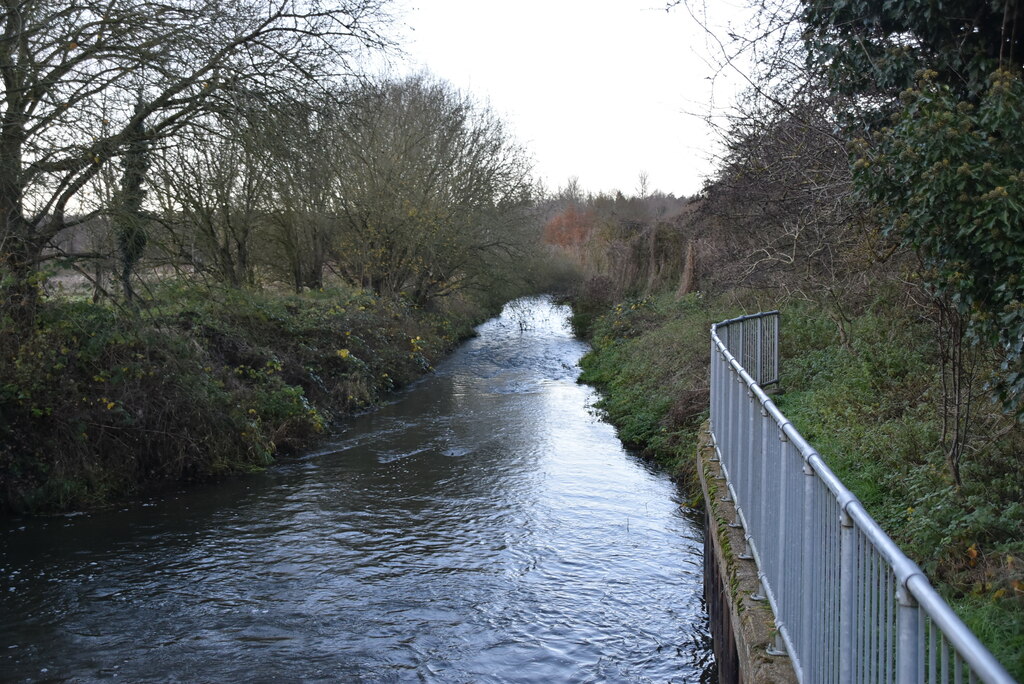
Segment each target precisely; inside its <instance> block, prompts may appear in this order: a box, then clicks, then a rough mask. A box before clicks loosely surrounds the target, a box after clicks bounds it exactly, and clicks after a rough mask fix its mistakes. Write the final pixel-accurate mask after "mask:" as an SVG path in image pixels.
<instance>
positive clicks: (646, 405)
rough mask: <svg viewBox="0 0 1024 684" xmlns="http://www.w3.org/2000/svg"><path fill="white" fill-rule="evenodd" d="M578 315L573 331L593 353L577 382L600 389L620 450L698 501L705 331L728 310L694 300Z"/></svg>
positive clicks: (644, 302) (646, 302) (662, 299)
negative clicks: (660, 470)
mask: <svg viewBox="0 0 1024 684" xmlns="http://www.w3.org/2000/svg"><path fill="white" fill-rule="evenodd" d="M577 308H578V312H577V314H576V315H575V317H574V320H573V325H574V327H575V328H576V331H577V334H579V335H580V336H581V337H584V338H585V339H587V340H588V341H589V342H590V344H591V346H592V351H591V352H590V353H589V354H587V355H586V356H584V357H583V359H582V361H581V362H580V365H581V366H582V367H583V373H582V375H581V376H580V382H585V383H587V384H590V385H594V386H595V387H597V388H598V389H600V390H601V395H602V396H601V400H600V401H599V402H598V403H597V405H596V406H597V408H599V409H601V410H602V411H604V413H605V414H606V415H607V418H608V420H609V421H610V422H611V423H612V424H613V425H615V427H616V429H617V430H618V432H619V438H620V439H621V440H622V441H623V443H625V444H626V445H627V446H629V447H630V448H632V449H635V450H637V451H639V452H640V453H641V454H642V455H643V456H644V457H645V458H649V459H651V460H653V461H655V462H657V463H659V464H660V465H662V466H663V467H665V468H666V469H667V470H668V472H669V473H670V474H672V476H673V477H675V478H676V479H677V480H679V481H680V482H681V483H682V485H683V487H684V489H685V490H686V491H687V492H688V493H689V495H691V496H693V495H696V494H698V493H699V491H700V486H699V482H698V479H697V471H696V467H695V464H694V459H693V450H694V445H695V444H696V438H697V432H698V430H699V429H700V424H701V422H702V421H703V420H704V419H705V418H706V417H707V408H708V400H709V391H708V373H707V368H708V359H707V358H706V357H707V348H708V344H709V342H708V330H709V329H710V327H711V324H712V323H713V322H714V321H715V320H718V319H719V317H721V318H725V317H727V311H728V307H726V306H722V305H720V304H719V303H717V302H709V301H707V300H705V298H704V297H703V296H701V295H700V294H699V293H694V294H691V295H687V296H685V297H682V298H679V299H677V298H676V297H674V296H672V295H670V294H663V295H658V296H654V297H645V298H642V299H636V300H631V301H625V302H621V303H618V304H615V305H614V306H612V307H610V308H609V309H607V310H605V311H603V312H602V311H595V310H593V309H592V308H588V307H585V306H583V307H577Z"/></svg>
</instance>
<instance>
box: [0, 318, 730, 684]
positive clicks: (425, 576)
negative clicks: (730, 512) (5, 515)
mask: <svg viewBox="0 0 1024 684" xmlns="http://www.w3.org/2000/svg"><path fill="white" fill-rule="evenodd" d="M567 318H568V309H567V308H566V307H563V306H557V305H554V304H552V303H551V302H550V301H549V300H547V299H544V298H539V299H531V300H519V301H518V302H515V303H513V304H512V305H510V306H507V307H506V308H505V311H504V312H503V314H502V315H501V316H500V317H498V318H495V319H493V320H491V321H489V322H487V323H485V324H483V325H482V326H480V328H479V329H478V332H479V336H478V337H476V338H474V339H472V340H470V341H469V342H467V343H466V344H464V345H463V346H462V347H460V348H459V349H458V350H457V351H456V352H455V353H454V354H453V355H452V356H451V357H449V358H448V359H447V360H445V361H444V362H443V363H442V364H440V365H439V367H438V369H437V371H436V373H435V374H432V375H430V376H428V377H427V378H425V379H423V380H422V381H420V382H419V383H417V384H415V385H414V386H412V387H410V388H408V389H407V390H405V391H404V392H402V393H401V394H400V395H398V396H397V397H396V400H395V401H394V402H393V403H390V404H388V405H386V406H384V407H382V408H380V409H379V410H377V411H375V412H373V413H369V414H366V415H363V416H358V417H355V418H353V419H351V420H348V421H346V424H345V426H344V429H343V430H342V431H340V432H339V433H338V434H336V435H334V436H333V437H332V438H331V439H330V440H329V441H328V443H327V444H325V445H322V447H321V448H320V449H318V450H316V451H314V452H311V453H308V454H305V455H303V456H301V457H297V458H289V459H287V460H285V461H283V462H282V463H280V464H279V465H277V466H275V467H273V468H270V469H268V470H267V471H266V472H263V473H259V474H254V475H248V476H243V477H238V478H235V479H232V480H230V481H228V482H221V483H217V484H213V485H204V486H200V487H193V488H190V489H189V490H188V491H183V492H176V493H173V494H168V495H165V496H161V497H158V498H153V499H151V500H146V501H139V502H137V503H133V504H131V505H128V506H126V507H124V508H122V509H119V510H111V511H103V512H94V513H89V514H79V515H76V514H72V515H66V516H58V517H47V518H26V519H15V520H12V521H7V522H0V533H2V546H0V680H4V681H95V680H105V679H120V680H123V681H187V682H192V681H203V682H226V681H247V682H248V681H253V682H264V681H265V682H270V681H329V682H407V681H408V682H669V681H672V682H704V681H713V679H714V675H713V663H712V656H711V654H710V638H709V636H708V629H707V617H706V614H705V611H704V607H703V603H702V599H701V594H702V558H701V553H702V535H703V531H702V530H701V527H700V523H699V518H698V517H697V516H696V515H694V514H693V513H692V512H690V511H688V510H687V509H686V507H685V506H684V504H683V501H682V497H681V495H680V493H679V492H678V491H677V489H676V487H675V485H674V484H673V483H672V482H671V481H670V480H669V479H668V478H667V477H666V476H665V475H664V474H663V473H661V472H659V471H657V470H656V469H653V468H651V467H650V466H648V465H647V464H646V463H645V462H643V461H641V460H640V459H638V458H637V457H635V456H634V455H632V454H630V453H629V452H628V451H626V450H625V449H623V447H622V445H621V444H620V442H619V441H618V439H617V437H616V435H615V431H614V429H613V428H612V427H611V426H609V425H608V424H607V423H605V422H603V421H602V420H601V419H600V418H599V417H598V416H596V415H595V412H594V411H593V410H592V409H591V408H590V406H591V404H592V402H593V401H594V400H595V399H596V395H595V393H594V391H593V390H592V389H591V388H589V387H587V386H584V385H579V384H577V383H576V378H577V376H578V374H579V369H578V366H577V362H578V360H579V358H580V357H581V356H582V354H583V353H584V352H585V351H586V347H585V345H584V344H583V343H582V342H580V341H578V340H576V339H575V338H573V336H572V334H571V331H570V329H569V326H568V322H567Z"/></svg>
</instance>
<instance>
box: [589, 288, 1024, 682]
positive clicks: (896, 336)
mask: <svg viewBox="0 0 1024 684" xmlns="http://www.w3.org/2000/svg"><path fill="white" fill-rule="evenodd" d="M751 310H753V309H751ZM744 312H745V311H743V310H741V309H739V308H737V307H736V305H735V304H734V303H731V302H730V300H728V299H726V298H724V297H723V298H721V299H718V300H711V299H710V298H709V299H707V300H706V299H704V298H701V297H699V296H698V295H688V296H686V297H683V298H681V299H678V300H677V299H675V298H674V297H673V296H671V295H660V296H655V297H649V298H645V299H639V300H633V301H629V302H624V303H619V304H616V305H614V306H613V307H611V308H607V309H605V310H604V312H603V313H594V312H591V313H590V315H589V316H587V317H586V319H585V320H589V325H588V327H587V328H586V330H584V332H585V333H586V335H587V337H588V339H589V340H590V341H591V343H592V345H593V351H592V352H591V353H590V354H589V355H588V356H586V357H585V358H584V359H583V361H582V362H581V365H582V366H583V368H584V373H583V376H582V377H581V380H582V381H583V382H588V383H590V384H594V385H595V386H597V387H598V388H599V389H600V390H601V392H602V394H603V398H602V400H601V401H600V403H599V404H598V408H600V409H602V410H604V411H605V413H606V414H607V417H608V419H609V420H610V421H611V422H612V423H613V424H615V425H616V427H617V428H618V430H619V432H620V435H621V436H622V438H623V440H624V441H626V442H627V443H630V444H631V445H632V446H634V447H636V448H639V449H640V450H641V451H642V452H643V453H645V454H647V455H649V456H650V457H652V458H654V459H655V460H657V461H659V462H661V463H663V464H664V465H666V466H667V467H669V468H670V469H671V471H672V472H673V473H675V474H676V476H677V477H679V478H681V479H682V480H683V481H684V482H685V483H686V484H685V486H686V487H687V491H699V490H696V489H695V488H694V487H693V483H694V482H695V479H694V476H695V473H694V461H693V453H694V450H695V449H696V444H697V440H696V432H697V429H698V426H699V424H700V422H701V420H702V419H703V418H704V417H705V416H706V411H707V388H708V380H707V377H708V376H707V363H708V353H709V352H708V349H709V346H708V345H709V339H710V338H709V328H710V325H711V323H712V322H714V321H718V320H723V319H725V318H729V317H731V316H734V315H737V314H739V313H744ZM746 312H749V311H746ZM912 312H913V310H912V309H911V308H910V307H906V306H903V305H901V303H900V302H899V301H895V300H892V299H886V298H882V297H880V298H879V299H878V300H876V301H875V302H874V303H872V304H871V305H870V306H866V307H864V309H863V310H862V311H861V312H860V313H858V314H857V315H852V316H850V317H849V319H848V320H846V321H844V330H843V331H842V332H843V333H844V335H843V336H841V335H840V331H839V329H838V328H837V326H836V325H835V323H834V322H833V321H832V320H831V319H830V317H829V315H828V313H829V312H827V311H824V310H821V309H820V308H817V307H814V306H811V305H808V304H806V303H792V304H789V305H787V306H786V307H784V309H783V311H782V315H783V319H782V346H783V349H782V354H783V359H782V383H781V389H782V391H781V393H780V394H779V395H778V396H777V398H776V400H777V403H778V404H779V406H780V408H781V409H782V410H783V411H784V412H785V413H786V415H787V416H788V417H789V418H790V419H791V420H792V421H793V423H794V424H795V425H796V426H797V428H798V429H799V430H800V431H801V432H802V433H803V434H804V435H805V436H806V437H807V438H808V439H809V440H810V441H811V443H812V444H814V445H815V447H816V448H818V449H819V451H820V452H821V453H822V455H823V456H824V457H825V459H826V460H827V461H828V463H829V466H830V467H831V468H832V469H833V470H835V472H836V473H837V474H838V475H839V476H840V478H841V479H842V480H843V481H844V482H845V483H846V484H847V486H848V487H850V488H851V489H852V490H853V492H854V493H855V494H856V495H857V496H858V497H859V498H860V499H861V500H862V501H863V502H864V504H865V506H866V507H867V508H868V510H869V512H870V513H871V514H872V516H874V517H875V519H876V520H878V521H879V523H880V524H881V525H882V527H883V528H884V529H885V530H886V532H887V533H888V534H889V535H890V536H891V537H892V538H893V539H894V540H895V541H896V542H897V543H898V544H899V545H900V546H901V547H902V548H903V549H904V550H905V551H906V553H907V554H908V555H910V556H911V557H912V558H913V559H914V560H915V561H916V562H917V563H918V564H920V565H921V567H922V568H923V569H924V570H925V572H926V573H927V574H928V576H929V578H930V579H931V581H932V582H933V583H934V584H935V585H936V587H937V588H938V589H939V591H940V592H941V593H942V594H943V595H944V596H945V597H946V599H947V600H948V601H949V602H950V604H951V605H952V606H953V607H954V609H956V610H957V612H958V613H959V614H960V616H961V617H962V618H963V620H964V621H965V622H966V623H967V625H968V627H970V628H971V629H972V630H973V631H974V632H975V634H977V635H978V636H979V638H981V640H982V641H983V642H984V643H985V644H986V646H987V647H988V648H989V649H991V650H992V652H993V653H994V654H995V655H996V657H997V658H999V659H1000V660H1001V661H1002V662H1003V663H1004V665H1005V666H1006V667H1007V668H1008V669H1009V670H1010V672H1011V673H1012V674H1014V676H1016V677H1018V678H1024V506H1022V504H1021V501H1022V500H1024V472H1022V469H1021V468H1020V453H1021V448H1022V445H1024V430H1022V427H1021V426H1020V425H1019V424H1018V425H1014V424H1013V421H1012V420H1011V419H1008V418H1004V417H1001V416H1000V415H999V413H998V411H997V410H996V409H995V407H994V406H985V405H982V406H980V407H977V413H976V414H975V415H974V421H976V422H975V424H974V425H972V426H970V427H971V428H972V429H973V430H974V434H975V435H976V436H977V437H976V438H975V439H974V440H973V441H972V442H970V444H971V445H972V446H971V449H970V450H969V451H966V452H965V453H964V454H963V456H962V461H961V463H960V468H961V474H962V482H961V484H959V485H957V484H956V483H955V482H954V481H953V480H952V477H951V475H950V473H949V468H948V451H947V449H948V445H947V444H946V443H945V442H944V439H943V438H944V430H943V424H944V423H943V418H942V414H941V407H942V402H941V397H942V391H943V373H942V370H941V363H940V359H939V353H940V350H939V349H938V344H937V341H936V337H935V335H934V333H933V330H932V328H931V327H930V326H929V325H928V323H927V321H925V320H922V319H920V318H915V317H914V316H913V314H912ZM946 425H947V430H946V435H947V438H948V420H947V423H946Z"/></svg>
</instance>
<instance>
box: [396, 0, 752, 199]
mask: <svg viewBox="0 0 1024 684" xmlns="http://www.w3.org/2000/svg"><path fill="white" fill-rule="evenodd" d="M413 3H414V4H413ZM714 4H716V5H718V7H717V8H716V10H715V11H716V12H719V13H721V15H722V16H723V17H726V19H729V18H731V17H734V16H735V17H740V16H741V14H740V12H739V11H738V10H736V9H735V8H734V7H732V6H731V5H730V4H729V3H727V2H723V1H722V0H716V3H714ZM400 8H401V9H400V14H399V18H400V22H401V23H402V24H404V25H405V30H404V31H403V35H402V36H401V37H400V46H401V48H402V49H403V50H404V52H405V53H406V59H405V60H403V61H402V63H401V64H400V65H399V69H400V70H402V71H421V70H422V71H428V72H430V73H431V74H433V75H434V76H437V77H439V78H442V79H444V80H446V81H448V82H450V83H451V84H452V85H453V86H455V87H457V88H459V89H460V90H463V91H464V92H468V93H471V94H472V95H473V96H474V97H475V98H477V99H478V100H480V101H482V102H484V103H488V104H489V105H490V106H491V108H492V109H493V110H494V111H495V112H496V113H498V114H499V115H500V116H501V117H502V119H503V120H504V121H505V122H506V123H507V124H508V125H509V129H510V131H511V133H512V134H513V135H514V136H515V138H516V140H517V141H518V142H520V143H521V144H522V145H524V146H525V147H526V148H527V150H528V151H529V152H530V154H531V156H532V157H533V160H534V163H535V166H534V173H535V176H536V177H537V178H539V179H540V180H542V181H543V182H544V184H545V186H546V187H547V188H548V189H550V190H554V189H556V188H558V187H560V186H564V185H565V184H566V182H567V181H568V179H569V178H570V177H574V176H575V177H577V178H578V179H579V183H580V185H581V186H582V188H583V189H585V190H588V191H591V192H598V191H606V192H610V191H613V190H622V191H623V192H624V193H625V194H631V193H635V192H636V190H637V188H638V187H639V176H640V173H641V172H646V173H647V176H648V188H649V189H652V190H653V189H657V190H661V191H663V192H671V193H674V194H676V195H677V196H678V195H692V194H694V193H696V192H697V191H699V190H700V188H701V186H702V182H703V178H704V177H705V176H706V175H707V174H708V173H710V171H711V169H712V166H711V163H710V156H711V154H712V152H713V149H714V142H715V141H714V135H713V133H712V131H711V130H710V129H709V128H708V126H707V125H706V124H705V123H704V122H703V121H702V120H701V117H700V115H703V114H706V113H707V112H708V111H709V107H710V104H711V98H712V90H711V88H712V81H711V80H710V79H709V77H710V76H712V75H713V74H714V71H715V70H714V69H713V68H712V66H711V65H710V63H709V54H711V52H712V50H711V49H710V48H709V47H708V46H707V36H706V35H705V32H704V31H703V29H701V28H700V26H699V25H698V24H697V22H695V21H694V20H693V19H692V18H691V16H690V14H689V13H688V12H687V11H686V9H685V8H684V7H677V8H675V9H673V10H672V11H671V12H666V11H665V4H664V2H663V1H662V0H589V1H587V0H516V1H514V2H493V1H485V0H418V2H417V1H415V0H406V3H405V5H404V7H402V6H401V5H400ZM721 23H722V24H724V21H722V22H721ZM738 81H739V78H738V77H737V76H736V75H734V74H727V73H726V74H722V75H720V76H719V78H718V80H717V81H715V86H714V90H715V92H714V95H715V99H716V101H717V104H718V105H719V106H721V105H723V104H726V103H727V101H728V100H729V99H731V97H732V93H733V92H735V89H736V87H737V82H738Z"/></svg>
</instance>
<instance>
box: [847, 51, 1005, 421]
mask: <svg viewBox="0 0 1024 684" xmlns="http://www.w3.org/2000/svg"><path fill="white" fill-rule="evenodd" d="M937 76H938V74H936V73H935V72H932V71H929V72H925V74H924V77H923V79H922V81H921V83H920V85H919V87H918V88H916V89H912V90H908V91H906V92H905V93H904V95H903V102H904V109H903V110H902V112H901V113H900V115H899V116H898V117H897V118H896V120H895V122H894V125H893V126H892V127H890V128H886V129H885V130H883V131H882V132H881V134H880V135H878V136H876V139H875V140H874V144H872V145H868V144H867V142H866V141H864V140H861V141H859V143H858V144H857V146H856V150H857V152H858V154H859V158H858V159H857V161H856V163H855V164H854V169H855V179H856V181H857V182H858V183H859V185H860V187H861V188H862V189H863V191H864V192H865V193H866V195H867V197H868V198H869V199H870V200H871V202H873V203H874V204H875V206H876V207H878V211H879V212H880V215H881V216H882V218H883V221H884V228H885V230H886V231H888V232H889V233H890V234H892V235H894V236H896V237H897V238H898V239H900V240H901V241H903V242H904V243H905V244H907V245H909V246H911V247H913V248H914V249H916V250H917V251H918V253H919V254H920V255H921V256H922V258H923V261H924V263H925V266H926V270H925V272H924V273H923V274H922V276H923V279H924V281H925V282H926V283H927V284H928V285H929V286H930V287H931V288H933V289H934V290H935V291H936V293H937V294H940V295H942V296H944V297H946V298H948V299H949V300H950V301H951V302H952V303H953V304H954V305H955V306H956V307H957V308H958V309H959V311H960V312H961V313H962V314H964V315H965V316H968V317H969V319H970V322H971V327H970V331H971V332H972V334H973V335H974V336H975V337H976V338H978V339H979V340H981V341H985V342H989V343H994V344H997V345H999V347H1000V348H1001V349H1002V350H1003V352H1004V355H1005V358H1004V371H1005V373H1004V374H1003V377H1002V378H1001V380H999V381H998V382H997V386H998V389H999V390H1000V392H1001V395H1002V398H1003V400H1004V402H1005V403H1006V404H1007V405H1008V406H1009V407H1011V408H1012V409H1013V410H1015V411H1017V412H1020V411H1022V410H1024V365H1022V354H1024V126H1022V125H1021V123H1022V121H1024V82H1022V81H1021V76H1020V73H1019V72H1009V71H1005V70H1004V71H998V72H996V73H995V74H994V75H993V76H992V77H991V78H990V79H989V87H988V90H987V91H986V92H985V93H984V94H983V95H982V97H981V99H980V101H979V103H978V104H977V106H975V105H973V104H970V103H967V102H964V101H963V100H962V99H961V98H960V97H958V96H957V94H956V93H955V92H954V90H953V88H951V87H950V86H948V85H944V84H940V83H937V82H936V80H937Z"/></svg>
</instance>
